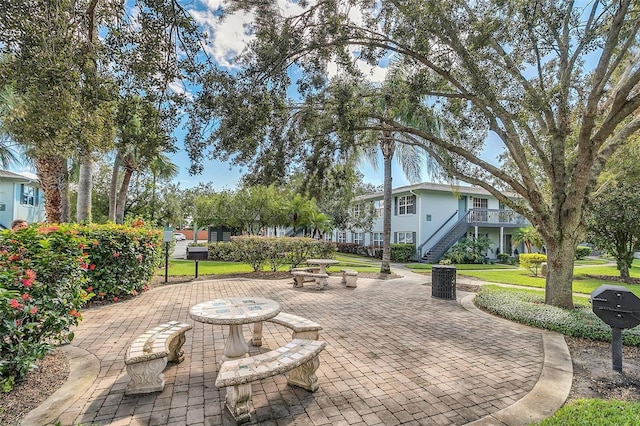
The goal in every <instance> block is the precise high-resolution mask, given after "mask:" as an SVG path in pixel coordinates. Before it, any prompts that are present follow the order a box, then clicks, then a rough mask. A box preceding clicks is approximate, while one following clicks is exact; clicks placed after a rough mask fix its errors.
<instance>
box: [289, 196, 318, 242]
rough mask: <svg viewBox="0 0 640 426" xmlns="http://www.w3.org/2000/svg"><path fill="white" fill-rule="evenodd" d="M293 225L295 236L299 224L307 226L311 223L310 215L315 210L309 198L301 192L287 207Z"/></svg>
mask: <svg viewBox="0 0 640 426" xmlns="http://www.w3.org/2000/svg"><path fill="white" fill-rule="evenodd" d="M285 209H286V211H287V215H288V217H289V220H290V221H291V222H290V223H291V225H292V226H293V236H294V237H295V236H296V230H297V226H298V225H300V226H303V227H304V226H306V225H308V223H309V217H310V215H311V212H312V211H313V210H314V206H313V204H312V202H311V200H309V199H308V198H305V197H303V196H302V195H300V194H295V195H294V196H293V198H292V199H291V200H289V202H288V203H287V205H286V207H285Z"/></svg>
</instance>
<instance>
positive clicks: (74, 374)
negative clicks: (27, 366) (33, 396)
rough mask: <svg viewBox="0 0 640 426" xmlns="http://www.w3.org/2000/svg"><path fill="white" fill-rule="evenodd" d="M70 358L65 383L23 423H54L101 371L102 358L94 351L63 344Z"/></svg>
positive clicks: (25, 418) (23, 419) (26, 425)
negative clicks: (94, 353) (93, 352)
mask: <svg viewBox="0 0 640 426" xmlns="http://www.w3.org/2000/svg"><path fill="white" fill-rule="evenodd" d="M58 349H60V351H62V352H64V354H65V355H66V356H67V358H68V360H69V377H68V378H67V380H66V381H65V383H64V385H62V387H60V389H58V390H57V391H55V392H54V393H53V394H52V395H50V396H49V398H47V399H46V400H45V401H44V402H43V403H42V404H40V405H39V406H38V407H36V408H35V409H33V410H31V411H30V412H29V413H28V414H27V415H26V416H24V417H23V418H22V421H21V422H20V424H21V425H24V426H28V425H53V424H55V423H56V421H57V419H58V418H59V417H60V415H61V414H62V413H63V412H64V411H65V410H66V409H67V408H68V407H70V406H71V405H72V404H73V403H74V402H76V401H77V400H78V398H80V396H81V395H82V394H84V393H85V392H86V391H87V390H88V389H89V387H90V386H91V385H92V384H93V383H94V381H95V380H96V378H97V377H98V373H99V372H100V360H99V359H98V358H97V357H96V356H95V355H93V354H92V353H90V352H88V351H86V350H84V349H82V348H79V347H76V346H71V345H67V346H61V347H59V348H58Z"/></svg>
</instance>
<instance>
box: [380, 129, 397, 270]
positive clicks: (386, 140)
mask: <svg viewBox="0 0 640 426" xmlns="http://www.w3.org/2000/svg"><path fill="white" fill-rule="evenodd" d="M380 147H381V149H382V157H383V163H384V182H383V187H384V217H383V224H382V232H383V236H382V262H381V263H380V273H381V274H390V273H391V190H392V187H391V160H392V159H393V151H394V146H393V140H391V134H390V133H389V132H384V133H383V138H382V140H381V142H380Z"/></svg>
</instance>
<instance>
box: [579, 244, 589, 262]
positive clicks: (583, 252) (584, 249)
mask: <svg viewBox="0 0 640 426" xmlns="http://www.w3.org/2000/svg"><path fill="white" fill-rule="evenodd" d="M590 254H591V247H589V246H578V247H577V248H576V260H581V259H584V258H585V257H587V256H589V255H590Z"/></svg>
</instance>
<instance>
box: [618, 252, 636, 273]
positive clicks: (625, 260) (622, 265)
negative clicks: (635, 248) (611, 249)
mask: <svg viewBox="0 0 640 426" xmlns="http://www.w3.org/2000/svg"><path fill="white" fill-rule="evenodd" d="M632 263H633V253H627V255H626V256H622V257H621V258H620V259H618V261H617V266H618V270H619V271H620V278H624V279H627V278H630V277H631V276H630V275H629V268H631V266H632Z"/></svg>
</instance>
